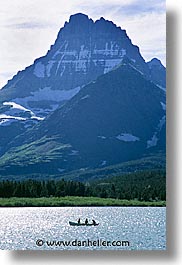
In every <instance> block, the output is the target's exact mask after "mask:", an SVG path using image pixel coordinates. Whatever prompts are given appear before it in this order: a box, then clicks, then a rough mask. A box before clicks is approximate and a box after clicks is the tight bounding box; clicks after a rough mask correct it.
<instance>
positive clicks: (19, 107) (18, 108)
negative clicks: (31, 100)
mask: <svg viewBox="0 0 182 265" xmlns="http://www.w3.org/2000/svg"><path fill="white" fill-rule="evenodd" d="M3 105H4V106H10V107H11V108H12V109H16V110H20V111H25V112H30V114H31V115H34V113H33V112H32V111H31V110H29V109H27V108H25V107H23V106H21V105H19V104H17V103H15V102H3Z"/></svg>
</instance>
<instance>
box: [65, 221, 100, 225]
mask: <svg viewBox="0 0 182 265" xmlns="http://www.w3.org/2000/svg"><path fill="white" fill-rule="evenodd" d="M69 224H70V225H72V226H97V225H99V224H84V223H80V224H79V223H75V222H69Z"/></svg>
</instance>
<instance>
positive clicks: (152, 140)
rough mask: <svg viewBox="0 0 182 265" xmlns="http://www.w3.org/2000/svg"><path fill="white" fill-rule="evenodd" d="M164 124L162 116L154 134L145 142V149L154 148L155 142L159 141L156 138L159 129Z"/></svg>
mask: <svg viewBox="0 0 182 265" xmlns="http://www.w3.org/2000/svg"><path fill="white" fill-rule="evenodd" d="M165 122H166V116H165V115H164V116H163V117H162V119H160V121H159V124H158V125H157V129H156V131H155V132H154V134H153V136H152V138H151V139H150V140H148V141H147V148H150V147H153V146H156V145H157V142H158V140H159V139H158V137H157V135H158V134H159V132H160V131H161V129H162V127H163V126H164V124H165Z"/></svg>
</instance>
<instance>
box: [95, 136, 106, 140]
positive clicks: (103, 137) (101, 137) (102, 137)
mask: <svg viewBox="0 0 182 265" xmlns="http://www.w3.org/2000/svg"><path fill="white" fill-rule="evenodd" d="M97 137H98V138H100V139H103V140H104V139H106V137H105V136H103V135H98V136H97Z"/></svg>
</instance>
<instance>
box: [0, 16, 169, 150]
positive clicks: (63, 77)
mask: <svg viewBox="0 0 182 265" xmlns="http://www.w3.org/2000/svg"><path fill="white" fill-rule="evenodd" d="M125 56H127V57H128V58H129V59H130V60H131V61H132V62H133V63H134V64H135V67H137V69H139V70H140V71H141V72H142V73H143V74H144V75H145V76H146V78H148V79H152V80H153V81H154V82H159V84H160V85H161V82H163V79H162V81H161V77H158V74H157V71H158V70H157V68H156V67H152V68H151V67H150V63H148V64H147V63H145V61H144V59H143V58H142V56H141V54H140V52H139V48H138V47H137V46H135V45H133V44H132V42H131V40H130V39H129V38H128V36H127V34H126V31H125V30H122V29H121V28H120V27H117V26H116V25H115V24H114V23H113V22H111V21H107V20H105V19H104V18H101V19H99V20H97V21H95V22H94V21H93V20H92V19H89V18H88V16H86V15H84V14H76V15H73V16H71V17H70V20H69V22H66V23H65V25H64V27H63V28H62V29H61V30H60V32H59V34H58V37H57V40H56V41H55V44H54V45H53V46H51V49H50V50H49V51H48V53H47V54H46V56H44V57H41V58H39V59H37V60H35V62H34V64H33V65H31V66H29V67H27V68H26V69H25V70H24V71H21V72H18V74H17V75H16V76H14V78H13V79H12V80H10V81H9V82H8V84H7V85H6V86H5V87H4V88H3V89H2V90H0V137H1V139H3V141H1V146H0V154H2V153H3V152H4V150H5V148H6V145H7V144H8V143H9V142H10V141H11V140H12V139H13V138H14V137H16V136H18V135H20V134H21V133H22V132H23V131H25V130H26V129H27V128H31V127H32V126H34V125H35V124H37V123H39V122H40V121H42V120H43V119H44V118H45V117H47V115H48V114H49V113H51V112H53V111H54V110H56V109H57V108H58V107H59V106H60V105H62V104H64V103H65V102H66V101H68V100H70V99H71V98H72V97H73V96H75V95H76V94H77V93H78V92H79V91H80V89H81V88H82V87H84V86H85V85H86V84H88V83H89V82H91V81H93V80H95V79H96V78H97V77H98V76H101V75H103V74H105V73H107V72H109V71H111V70H112V69H113V68H114V67H116V66H118V65H119V64H120V63H121V62H122V60H123V58H124V57H125ZM154 68H155V69H154ZM164 72H165V70H164Z"/></svg>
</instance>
